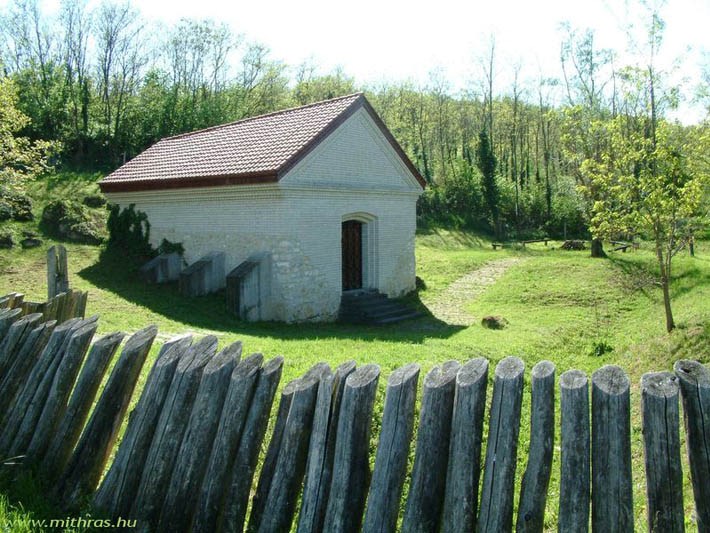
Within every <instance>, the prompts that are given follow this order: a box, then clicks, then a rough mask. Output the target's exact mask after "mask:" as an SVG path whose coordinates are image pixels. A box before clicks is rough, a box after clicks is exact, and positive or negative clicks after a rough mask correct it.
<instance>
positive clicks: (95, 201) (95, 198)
mask: <svg viewBox="0 0 710 533" xmlns="http://www.w3.org/2000/svg"><path fill="white" fill-rule="evenodd" d="M83 203H84V205H85V206H87V207H94V208H96V207H103V206H105V205H106V198H105V197H104V195H103V194H89V195H88V196H84V200H83Z"/></svg>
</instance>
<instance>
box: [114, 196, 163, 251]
mask: <svg viewBox="0 0 710 533" xmlns="http://www.w3.org/2000/svg"><path fill="white" fill-rule="evenodd" d="M106 226H107V228H108V234H109V237H108V242H107V244H106V253H107V254H108V255H110V256H114V257H125V258H126V259H128V260H130V261H131V262H133V263H136V264H138V263H141V262H144V261H146V260H147V259H150V258H151V257H154V256H155V251H154V250H153V248H152V246H151V245H150V223H149V222H148V216H147V215H146V214H145V213H143V212H142V211H136V210H135V205H134V204H131V205H129V206H128V207H127V208H125V209H121V208H120V206H119V205H117V204H113V205H111V206H109V216H108V222H107V224H106Z"/></svg>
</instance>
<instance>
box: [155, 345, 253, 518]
mask: <svg viewBox="0 0 710 533" xmlns="http://www.w3.org/2000/svg"><path fill="white" fill-rule="evenodd" d="M241 355H242V343H241V342H235V343H233V344H232V345H231V346H229V347H227V348H226V349H224V350H222V351H221V352H220V353H219V354H217V355H216V356H215V357H214V358H213V359H212V360H211V361H210V362H209V363H207V365H206V366H205V370H204V372H203V373H202V381H200V388H199V389H198V391H197V395H196V396H195V401H194V403H193V406H192V413H190V419H189V420H188V422H187V427H186V428H185V435H184V436H183V438H182V443H181V444H180V449H179V451H178V454H177V457H176V459H175V466H174V467H173V472H172V475H171V477H170V481H169V483H168V485H167V490H166V494H165V501H164V503H163V511H162V516H161V518H160V526H159V529H163V530H166V531H183V530H186V529H189V527H190V524H192V519H193V516H194V511H195V504H196V502H197V499H196V498H195V495H196V494H199V491H200V487H201V485H202V479H203V476H204V474H205V470H206V469H207V464H208V461H209V459H210V455H211V453H212V445H213V442H214V437H215V434H216V432H217V427H218V426H219V421H220V417H221V415H222V407H223V404H224V398H225V397H226V395H227V391H228V390H229V380H230V379H229V378H230V376H231V375H232V372H233V371H234V368H235V367H236V365H237V363H238V362H239V359H240V358H241Z"/></svg>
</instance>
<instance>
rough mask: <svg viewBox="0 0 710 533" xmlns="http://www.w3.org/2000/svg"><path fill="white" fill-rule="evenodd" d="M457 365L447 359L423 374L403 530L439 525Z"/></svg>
mask: <svg viewBox="0 0 710 533" xmlns="http://www.w3.org/2000/svg"><path fill="white" fill-rule="evenodd" d="M460 368H461V365H459V363H458V362H457V361H447V362H446V363H444V364H443V365H441V366H440V367H439V366H436V367H434V368H433V369H432V370H431V371H430V372H429V373H428V374H427V375H426V377H425V378H424V388H423V393H422V407H421V411H420V414H419V431H418V435H417V445H416V454H415V457H414V467H413V469H412V480H411V482H410V485H409V496H408V497H407V504H406V507H405V510H404V519H403V522H402V528H403V529H404V530H406V531H436V530H437V529H438V527H439V521H440V520H441V511H442V509H443V507H444V489H445V486H446V469H447V465H448V458H449V436H450V434H451V418H452V415H453V407H454V394H455V390H456V374H457V373H458V371H459V369H460Z"/></svg>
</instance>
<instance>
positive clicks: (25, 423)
mask: <svg viewBox="0 0 710 533" xmlns="http://www.w3.org/2000/svg"><path fill="white" fill-rule="evenodd" d="M79 322H80V321H79V320H70V321H67V322H65V323H64V324H59V325H58V326H57V327H55V328H54V331H53V332H52V335H51V337H49V342H48V343H47V346H46V347H45V348H44V351H43V352H42V355H40V357H39V359H38V361H37V363H36V364H35V366H34V368H33V369H32V371H31V372H30V375H29V376H28V378H27V380H26V382H25V385H24V387H23V389H22V391H21V392H20V393H19V394H18V396H17V397H16V398H15V402H14V404H13V405H12V406H10V409H9V410H8V412H7V413H6V414H5V416H4V418H3V421H2V424H1V425H0V429H2V431H0V453H5V454H8V453H9V452H11V451H14V450H16V449H21V450H23V451H24V450H25V448H26V447H27V445H28V444H29V439H30V438H31V436H32V434H33V433H34V428H35V425H36V423H37V418H39V415H40V414H41V412H42V411H41V410H42V407H44V401H45V400H46V397H47V393H48V391H49V388H50V386H51V384H52V378H53V377H54V371H55V370H56V366H57V364H58V360H59V359H61V356H62V353H63V350H64V348H65V347H66V343H67V342H68V340H69V338H70V337H71V333H72V331H73V330H74V328H76V326H77V325H78V323H79Z"/></svg>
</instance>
